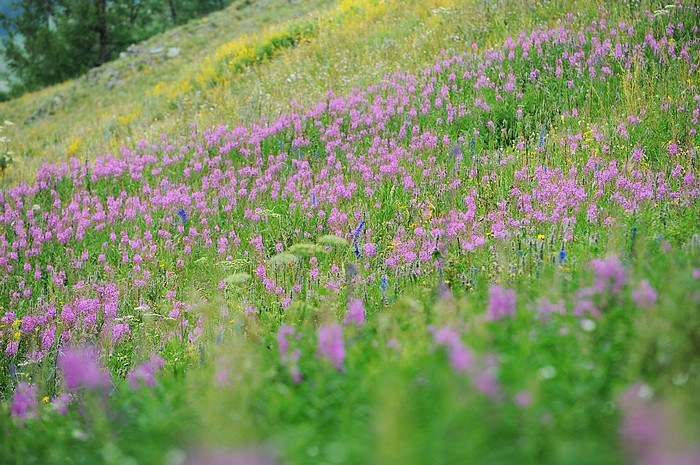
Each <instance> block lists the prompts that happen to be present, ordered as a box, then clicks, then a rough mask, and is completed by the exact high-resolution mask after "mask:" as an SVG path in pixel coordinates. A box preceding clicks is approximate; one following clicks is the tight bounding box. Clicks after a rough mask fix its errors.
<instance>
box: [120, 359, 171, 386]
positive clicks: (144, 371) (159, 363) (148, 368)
mask: <svg viewBox="0 0 700 465" xmlns="http://www.w3.org/2000/svg"><path fill="white" fill-rule="evenodd" d="M163 365H165V360H163V357H161V356H160V355H158V354H153V355H152V356H151V359H150V360H149V361H147V362H144V363H142V364H141V365H139V366H137V367H136V368H134V369H133V370H131V372H130V373H129V378H128V379H129V387H131V389H133V390H134V391H138V390H139V389H141V386H142V385H144V384H145V385H146V386H148V387H153V386H155V385H156V378H155V376H156V373H157V372H158V371H159V370H160V369H161V368H163Z"/></svg>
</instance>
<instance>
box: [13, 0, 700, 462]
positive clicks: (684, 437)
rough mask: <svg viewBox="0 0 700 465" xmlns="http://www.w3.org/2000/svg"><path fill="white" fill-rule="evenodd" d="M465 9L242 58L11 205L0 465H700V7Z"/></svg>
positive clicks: (346, 15) (278, 42)
mask: <svg viewBox="0 0 700 465" xmlns="http://www.w3.org/2000/svg"><path fill="white" fill-rule="evenodd" d="M467 3H468V2H447V1H445V2H433V3H430V4H428V3H427V2H426V5H428V7H418V6H415V5H414V6H412V7H411V8H413V9H411V8H408V7H406V6H405V4H404V3H403V2H391V1H386V2H382V1H377V2H371V1H357V2H352V1H343V2H339V3H338V5H331V6H328V10H323V12H321V13H319V15H320V16H318V17H314V18H316V19H313V20H309V19H308V17H307V16H300V19H296V20H293V21H292V22H291V23H289V24H288V25H286V26H284V27H282V26H275V27H276V28H277V29H275V31H277V32H274V31H273V32H269V33H268V34H267V35H261V36H259V37H258V36H255V37H253V36H250V37H248V38H247V39H236V41H235V43H233V45H231V44H232V43H228V45H224V46H221V47H220V48H219V49H217V50H216V51H215V52H214V53H212V54H209V55H207V56H205V57H204V58H203V61H202V63H204V64H203V65H202V67H201V68H197V69H198V71H197V73H199V74H197V75H196V76H195V77H197V76H198V78H197V79H194V78H193V79H189V78H186V77H184V78H178V79H179V80H174V81H173V82H172V83H170V84H168V85H162V86H160V87H159V88H158V89H157V90H150V91H149V93H148V94H147V95H148V99H151V100H148V99H147V100H146V102H150V103H148V105H150V106H148V105H145V106H144V108H145V110H144V111H143V112H141V110H139V112H138V115H137V116H134V119H133V120H134V121H135V123H134V124H137V123H138V124H143V126H139V129H138V131H136V130H129V131H128V132H127V133H124V134H121V133H118V134H116V135H115V133H110V134H108V135H106V136H105V140H102V139H99V137H97V136H96V135H95V134H93V135H91V136H90V137H92V139H90V140H93V141H94V142H91V143H92V144H93V145H92V147H93V148H95V150H94V151H90V152H89V153H85V156H82V157H80V156H78V155H76V154H75V153H72V154H71V153H68V152H71V151H68V150H67V149H66V152H65V153H63V155H55V154H53V155H52V154H48V153H47V155H46V159H48V160H50V162H46V163H44V164H43V166H40V167H39V168H37V169H35V170H33V171H32V172H31V173H28V172H27V171H28V169H27V168H26V167H27V166H30V167H31V166H34V165H37V166H38V165H39V162H40V161H41V158H40V157H41V154H39V153H33V155H32V157H33V158H32V160H33V161H28V162H22V163H24V167H25V169H24V173H22V175H21V176H15V177H14V178H8V179H9V181H8V182H4V181H6V179H5V177H3V184H2V192H1V193H0V360H1V362H2V363H0V401H1V402H0V463H2V464H34V463H36V464H45V463H60V464H68V463H76V464H77V463H84V464H95V463H105V464H141V463H143V464H146V463H148V464H150V463H153V464H156V463H163V464H173V465H176V464H177V465H179V464H188V465H189V464H192V465H194V464H280V465H282V464H312V463H313V464H316V463H318V464H394V463H396V464H513V463H518V464H620V463H629V464H644V465H652V464H669V465H696V464H698V463H700V441H698V439H697V438H698V437H700V397H699V396H698V393H699V392H700V204H699V202H700V200H699V196H700V136H698V134H697V129H698V128H700V123H699V119H700V89H699V88H698V85H700V31H699V28H700V11H699V10H698V8H700V5H698V4H697V3H694V2H683V3H672V4H668V5H665V4H656V3H646V2H638V1H629V2H618V3H615V4H613V5H612V6H611V7H609V8H608V7H606V6H604V5H601V6H599V5H598V4H594V3H592V2H583V3H576V4H575V5H573V4H571V5H569V4H566V2H550V4H548V5H540V4H533V5H530V4H526V3H524V2H523V3H522V4H521V3H519V2H514V3H513V4H512V5H509V4H507V3H504V2H494V5H493V6H489V5H486V6H484V5H481V6H479V8H481V9H480V10H479V12H480V13H479V14H480V15H481V16H479V18H482V19H487V20H489V21H491V22H492V23H491V24H493V27H494V31H490V32H488V31H487V32H483V34H481V35H479V34H476V33H475V32H474V31H478V30H481V29H480V28H482V27H483V26H482V25H479V26H478V27H477V28H476V29H473V28H472V29H469V30H468V31H467V29H463V30H462V33H461V34H462V35H461V36H460V35H459V34H460V33H459V30H461V29H460V27H462V26H460V25H463V24H465V23H468V22H469V18H470V17H471V16H469V17H468V16H467V15H466V14H465V12H466V11H476V10H469V8H477V7H476V6H473V5H472V6H468V5H467ZM481 3H483V4H487V3H488V2H481ZM496 3H497V5H496ZM465 5H467V6H465ZM574 6H575V7H574ZM421 8H423V9H421ZM402 9H406V13H405V14H406V15H407V16H406V17H402V16H401V14H402V13H401V10H402ZM508 9H512V10H513V13H512V16H508V18H511V19H512V21H511V22H510V23H509V24H510V25H509V26H506V25H504V24H503V23H502V22H501V20H500V19H499V18H500V17H499V16H498V15H499V14H501V13H503V12H504V11H506V10H508ZM227 11H229V12H230V11H233V9H229V10H227ZM319 11H320V10H319ZM222 14H226V12H223V13H222ZM475 14H476V13H475ZM503 14H504V15H505V13H503ZM324 15H325V16H324ZM412 15H413V16H412ZM420 15H423V16H420ZM474 17H476V16H474ZM504 17H505V16H504ZM319 18H321V19H319ZM387 18H391V19H387ZM411 18H416V19H415V21H417V22H418V23H416V24H413V23H411ZM436 18H437V19H436ZM439 18H447V19H444V20H445V21H446V22H445V23H444V27H442V28H441V27H440V24H441V23H440V22H439V21H441V20H440V19H439ZM294 21H296V22H294ZM383 21H385V22H384V23H383ZM391 21H394V22H393V23H392V22H391ZM419 23H420V24H419ZM386 24H402V25H403V26H402V27H404V29H401V30H398V29H397V30H396V31H398V32H395V36H394V37H393V38H392V39H391V41H392V44H393V45H392V44H390V45H386V44H384V43H383V42H381V40H380V37H379V34H382V33H386V34H389V33H388V32H386V31H385V30H384V29H382V28H385V29H386V28H388V26H386ZM480 24H481V23H480ZM513 24H515V25H516V26H518V27H522V29H517V30H511V28H512V25H513ZM427 25H431V26H430V28H431V34H429V36H430V37H427V36H426V37H425V38H424V40H425V42H423V44H429V46H428V45H426V47H427V49H426V50H430V51H431V54H430V55H429V56H428V55H426V53H425V50H423V52H421V53H418V52H415V50H414V51H410V50H408V51H406V54H408V55H406V56H407V57H408V56H411V57H413V58H412V59H411V60H404V61H402V60H401V59H400V54H397V55H396V56H394V55H391V53H394V52H387V53H389V54H388V55H386V56H387V59H386V61H385V62H383V63H373V62H363V57H362V56H360V55H347V56H346V55H338V60H337V62H340V61H343V62H344V63H345V66H346V68H347V71H346V73H348V74H350V73H357V75H358V76H360V77H352V78H348V81H347V82H329V81H325V80H323V79H320V78H318V74H311V75H310V76H309V77H306V78H304V83H303V84H300V83H296V82H295V81H294V80H292V81H289V82H288V83H287V86H286V87H284V90H283V91H280V93H279V98H282V96H284V97H290V98H293V99H294V100H292V101H291V102H290V101H289V100H280V101H278V102H277V103H276V105H277V107H275V109H278V110H279V111H278V112H275V111H273V110H272V109H273V107H269V108H268V110H266V111H263V110H260V112H259V114H256V115H254V116H251V115H244V116H245V118H244V116H241V115H240V114H239V115H238V116H236V117H235V118H239V120H235V121H236V123H235V124H234V123H233V122H232V121H234V117H233V116H231V117H230V118H229V117H228V116H227V115H231V113H233V110H232V109H233V108H237V109H239V110H240V108H242V107H236V106H235V105H238V104H237V103H231V104H230V106H228V107H225V106H224V107H222V106H221V105H225V103H224V102H225V100H226V98H230V99H231V100H235V97H236V95H238V92H236V91H233V90H231V89H233V86H234V85H238V84H235V83H236V82H237V81H236V80H237V79H242V78H241V75H243V76H251V75H252V74H254V73H256V72H258V73H260V74H261V75H263V74H264V73H263V72H262V70H266V69H273V68H271V67H273V66H276V63H279V62H280V60H290V56H291V55H290V54H293V53H299V54H304V53H309V56H312V57H313V56H317V55H316V54H318V53H319V51H318V50H322V49H321V48H319V49H315V48H314V46H315V45H314V43H315V42H314V41H327V42H322V43H328V44H330V43H331V42H333V40H331V39H332V38H333V37H336V36H335V35H333V34H340V35H338V36H337V37H345V36H344V35H343V34H348V30H347V29H348V28H349V29H351V32H352V31H355V32H353V34H355V33H356V34H357V37H358V41H360V40H365V39H367V40H369V42H368V43H370V42H371V43H372V44H374V45H376V44H379V45H376V47H377V48H371V47H370V48H368V49H367V50H369V51H370V52H371V53H374V52H375V51H376V50H381V49H382V47H405V48H406V49H410V48H414V49H417V50H420V47H421V42H420V41H418V42H413V44H417V45H412V43H411V42H410V41H409V40H408V39H407V38H408V37H413V38H414V39H415V38H416V37H420V35H416V36H415V37H414V36H412V35H411V34H413V33H414V32H415V31H419V29H420V28H425V27H428V26H427ZM352 28H354V29H352ZM387 30H388V29H387ZM279 31H291V32H289V34H287V35H285V33H283V32H279ZM358 31H360V32H358ZM372 31H379V32H377V34H376V35H375V36H372ZM402 31H403V33H405V36H401V35H400V33H401V32H402ZM441 31H442V32H444V35H443V36H441V35H440V34H441V33H442V32H441ZM454 31H457V32H454ZM465 31H467V32H465ZM452 32H454V34H456V35H454V34H452ZM363 34H364V35H363ZM344 40H350V39H344ZM416 40H417V39H416ZM338 43H344V42H342V41H340V39H339V42H338ZM363 43H364V42H363ZM251 44H252V45H251ZM256 44H257V45H256ZM260 44H262V45H260ZM374 45H372V46H374ZM329 46H330V45H329ZM256 47H257V48H256ZM265 47H267V48H265ZM286 48H289V49H290V50H287V51H285V49H286ZM347 50H350V48H347ZM370 52H368V55H367V56H369V55H370V54H371V53H370ZM339 53H340V52H339ZM343 53H345V52H343ZM348 53H350V52H348ZM377 53H379V52H377ZM411 53H415V54H414V55H410V54H411ZM294 56H297V55H294ZM298 56H299V57H302V58H303V56H305V55H298ZM342 57H346V58H347V60H346V59H345V58H343V59H342V60H341V58H342ZM392 57H394V58H392ZM318 60H328V58H318ZM352 60H359V61H352ZM348 63H350V65H348ZM353 63H354V64H355V66H356V68H353V66H351V65H352V64H353ZM195 68H196V67H195ZM377 69H379V70H383V71H386V74H385V75H384V77H378V78H377V79H376V80H375V81H373V82H369V83H367V84H366V85H364V86H361V87H354V88H352V87H350V88H348V83H350V84H352V83H354V82H356V81H354V79H357V80H361V79H362V77H361V76H362V75H363V73H364V74H365V76H366V75H372V73H375V72H376V70H377ZM319 73H320V71H319ZM314 76H317V79H316V80H314ZM300 79H301V78H300ZM183 83H184V84H186V85H184V84H183ZM232 83H233V84H232ZM334 84H337V86H336V85H334ZM241 85H243V84H241ZM255 85H257V84H255ZM261 85H263V84H261ZM264 85H268V84H264ZM270 85H273V84H270ZM277 85H278V86H279V84H277ZM304 86H308V88H309V89H312V90H309V91H308V92H306V91H304V89H306V87H304ZM295 89H296V90H297V92H299V95H298V98H295V97H294V91H295ZM224 92H229V93H224ZM129 95H131V94H129ZM158 95H160V97H159V96H158ZM266 95H267V97H264V98H266V99H270V98H272V97H270V95H272V94H269V93H268V94H266ZM227 96H228V97H227ZM310 96H311V97H313V99H311V98H310ZM166 97H167V98H166ZM32 98H35V97H32V96H29V97H26V99H25V100H24V102H30V101H31V99H32ZM131 98H132V99H133V100H131V101H130V102H129V103H125V104H124V105H125V106H129V105H130V106H129V108H132V107H133V108H136V107H137V106H138V98H139V97H138V96H136V95H132V96H131ZM205 98H207V99H210V100H209V101H208V103H211V102H214V101H217V102H219V104H220V106H219V107H218V108H219V110H215V109H214V107H215V106H216V105H214V104H212V105H213V106H212V107H211V108H212V110H211V111H212V113H211V114H209V116H207V117H197V118H194V117H192V118H190V119H188V118H189V117H190V116H188V113H187V112H183V111H182V110H183V108H188V109H192V108H194V107H188V105H194V104H193V103H192V102H193V101H194V100H196V99H205ZM261 98H262V97H261ZM152 99H165V100H163V102H165V101H166V100H167V102H169V103H168V104H167V105H166V104H163V105H164V106H163V107H158V106H157V105H156V103H153V102H156V100H152ZM157 101H160V100H157ZM4 105H5V106H0V111H2V112H5V113H0V116H5V117H7V118H8V119H10V118H12V114H11V113H12V111H15V110H13V107H12V105H15V103H12V102H9V103H8V104H4ZM221 108H223V109H221ZM75 111H76V113H77V112H78V110H75ZM86 111H88V110H86ZM130 111H131V110H130ZM149 111H153V112H155V113H157V114H158V116H157V117H156V116H153V115H151V116H153V117H154V119H153V120H149V121H146V120H144V122H142V123H140V122H139V121H140V120H139V118H146V117H151V116H149V113H148V112H149ZM155 113H154V114H155ZM166 113H167V114H172V115H173V116H172V117H168V116H166ZM134 115H136V113H134ZM66 117H69V114H66ZM76 117H77V116H76ZM217 118H218V121H215V120H216V119H217ZM131 121H132V120H129V122H126V121H122V122H123V123H125V124H130V123H131ZM163 121H166V122H167V125H166V126H158V124H161V123H162V122H163ZM202 121H205V122H207V123H208V124H202ZM13 123H14V124H13ZM13 123H10V122H9V121H6V122H5V124H4V125H3V136H7V138H8V141H9V140H11V139H13V138H14V139H15V140H20V141H22V140H25V139H23V138H26V142H24V144H25V145H26V146H29V145H30V144H32V142H30V141H28V139H30V138H32V136H29V135H27V134H28V133H27V131H29V129H26V128H27V127H30V126H31V125H35V124H38V123H36V122H22V121H14V122H13ZM238 123H241V124H238ZM42 124H43V123H42ZM46 124H48V125H50V127H52V128H56V127H60V126H56V124H58V123H56V122H50V123H46ZM60 124H67V123H66V122H62V123H60ZM51 125H52V126H51ZM36 127H41V126H31V128H33V129H31V130H32V131H35V130H36V129H35V128H36ZM47 127H49V126H47ZM154 127H157V128H158V129H160V130H162V131H163V132H162V133H161V134H157V133H153V131H152V129H153V128H154ZM52 130H53V129H52ZM59 132H60V131H59ZM140 133H143V137H140V136H139V135H138V134H140ZM51 134H53V133H51ZM36 137H44V136H36ZM71 137H72V136H71ZM84 137H86V136H84ZM37 140H39V139H37ZM56 140H57V139H56ZM75 140H76V139H75V138H73V142H72V143H74V142H75ZM115 140H117V141H121V146H120V147H119V148H117V149H116V150H112V151H111V152H108V151H106V150H107V148H108V147H109V146H111V145H114V141H115ZM3 141H5V139H3ZM64 142H66V144H68V142H67V141H63V142H60V143H59V142H57V146H61V147H62V145H61V144H63V143H64ZM9 143H10V142H7V144H9ZM37 143H38V142H36V143H35V145H34V146H32V147H34V148H33V149H32V150H33V151H37V150H39V146H38V145H36V144H37ZM72 143H71V144H72ZM7 144H6V146H8V145H7ZM100 144H102V145H100ZM3 147H5V146H3ZM98 148H101V149H102V148H103V149H105V151H104V152H99V151H97V149H98ZM3 150H5V151H7V149H5V148H3ZM21 150H22V145H21V144H19V145H18V144H16V145H15V146H13V147H12V151H13V152H14V153H13V155H14V156H15V157H17V156H18V152H20V151H21ZM76 151H77V149H76V150H72V152H76ZM51 157H54V158H51ZM63 160H65V161H63ZM11 168H12V165H9V169H11ZM5 171H6V168H4V167H3V169H2V172H3V175H4V176H11V171H8V172H7V173H5Z"/></svg>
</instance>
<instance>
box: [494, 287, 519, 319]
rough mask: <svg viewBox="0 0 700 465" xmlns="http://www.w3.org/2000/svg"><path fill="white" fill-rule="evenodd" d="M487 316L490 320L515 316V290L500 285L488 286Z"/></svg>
mask: <svg viewBox="0 0 700 465" xmlns="http://www.w3.org/2000/svg"><path fill="white" fill-rule="evenodd" d="M488 316H489V319H490V320H491V321H498V320H502V319H503V318H512V317H514V316H515V291H514V290H513V289H505V288H503V287H501V286H491V287H490V288H489V303H488Z"/></svg>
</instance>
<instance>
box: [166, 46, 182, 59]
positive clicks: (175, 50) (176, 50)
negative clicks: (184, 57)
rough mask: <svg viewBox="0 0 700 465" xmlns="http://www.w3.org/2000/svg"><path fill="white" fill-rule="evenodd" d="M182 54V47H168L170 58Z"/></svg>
mask: <svg viewBox="0 0 700 465" xmlns="http://www.w3.org/2000/svg"><path fill="white" fill-rule="evenodd" d="M179 54H180V49H179V48H178V47H170V48H169V49H168V53H167V57H168V58H175V57H176V56H178V55H179Z"/></svg>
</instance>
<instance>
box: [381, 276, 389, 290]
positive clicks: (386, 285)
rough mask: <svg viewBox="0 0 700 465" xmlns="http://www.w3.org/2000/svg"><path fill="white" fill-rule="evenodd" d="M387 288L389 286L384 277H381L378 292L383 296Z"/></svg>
mask: <svg viewBox="0 0 700 465" xmlns="http://www.w3.org/2000/svg"><path fill="white" fill-rule="evenodd" d="M388 287H389V285H388V284H387V280H386V276H382V280H381V282H380V283H379V290H381V291H382V294H385V293H386V289H387V288H388Z"/></svg>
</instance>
